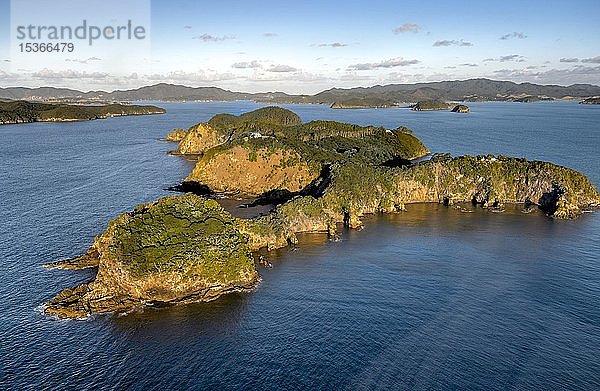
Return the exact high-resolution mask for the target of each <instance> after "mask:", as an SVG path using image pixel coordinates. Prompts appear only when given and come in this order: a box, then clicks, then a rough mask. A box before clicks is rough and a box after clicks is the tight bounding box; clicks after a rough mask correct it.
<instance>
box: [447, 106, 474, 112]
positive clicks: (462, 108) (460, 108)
mask: <svg viewBox="0 0 600 391" xmlns="http://www.w3.org/2000/svg"><path fill="white" fill-rule="evenodd" d="M450 111H452V112H453V113H468V112H469V111H470V109H469V106H466V105H456V106H454V107H453V108H452V110H450Z"/></svg>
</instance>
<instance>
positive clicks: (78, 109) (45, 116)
mask: <svg viewBox="0 0 600 391" xmlns="http://www.w3.org/2000/svg"><path fill="white" fill-rule="evenodd" d="M162 113H165V110H164V109H161V108H159V107H156V106H136V105H121V104H110V105H100V106H83V105H65V104H46V103H32V102H26V101H10V102H0V124H14V123H26V122H38V121H42V122H43V121H52V122H60V121H85V120H93V119H100V118H107V117H112V116H123V115H145V114H162Z"/></svg>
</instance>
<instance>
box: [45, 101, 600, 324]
mask: <svg viewBox="0 0 600 391" xmlns="http://www.w3.org/2000/svg"><path fill="white" fill-rule="evenodd" d="M176 153H177V154H180V155H189V156H194V157H197V159H198V160H197V163H196V166H195V168H194V169H193V171H192V172H191V173H190V175H189V176H188V177H187V178H186V179H185V181H184V183H185V184H187V189H188V190H194V192H188V193H185V194H181V195H171V196H167V197H164V198H161V199H159V200H157V201H154V202H151V203H147V204H143V205H139V206H138V207H136V208H135V209H134V210H132V211H130V212H127V213H124V214H122V215H121V216H119V217H117V218H116V219H114V220H113V221H111V222H110V223H109V224H108V228H107V229H106V231H105V232H104V233H103V234H101V235H100V236H98V237H97V238H96V240H95V241H94V243H93V244H92V245H91V247H90V248H89V249H88V250H87V252H86V253H85V254H83V255H82V256H80V257H77V258H75V259H71V260H66V261H60V262H57V263H54V264H50V265H48V266H55V267H65V268H70V269H77V268H86V267H97V268H98V272H97V276H96V278H95V279H94V280H93V281H91V282H89V283H85V284H82V285H79V286H76V287H74V288H68V289H65V290H64V291H62V292H60V293H59V294H58V295H57V296H56V297H55V298H54V299H52V300H51V301H50V302H49V303H47V305H46V307H45V312H46V313H47V314H52V315H55V316H57V317H59V318H85V317H88V316H90V315H92V314H96V313H107V312H115V311H116V312H128V311H132V310H135V309H139V308H142V307H144V306H163V305H173V304H181V303H190V302H197V301H210V300H214V299H216V298H218V297H220V296H221V295H223V294H227V293H230V292H246V291H250V290H252V289H254V287H256V285H257V284H258V283H259V281H260V277H259V272H258V269H257V267H258V266H257V265H258V263H259V257H258V256H257V255H256V252H257V251H258V250H260V249H265V250H273V249H276V248H281V247H285V246H288V245H289V244H290V243H296V242H297V238H296V234H298V233H303V232H322V233H325V234H327V235H330V236H331V237H335V236H336V235H337V234H338V232H339V230H340V229H341V227H344V226H345V227H349V228H359V227H361V226H362V224H363V220H362V219H363V217H364V216H365V215H368V214H373V213H400V212H403V211H406V210H408V211H407V212H405V213H410V208H409V205H410V204H412V203H423V202H426V203H439V204H443V205H448V206H450V205H455V206H457V205H458V204H460V203H469V204H473V205H477V206H478V207H481V208H486V209H489V210H494V211H501V208H502V206H503V205H504V204H522V205H524V206H527V207H529V208H538V209H539V210H541V211H543V212H544V213H546V214H547V215H548V216H550V217H551V218H556V219H571V218H576V217H577V216H579V215H580V214H581V213H583V212H584V211H587V210H591V208H596V207H598V206H599V205H600V194H599V193H598V191H597V190H596V188H595V187H594V186H593V184H592V183H591V182H590V180H589V179H588V178H587V177H586V176H584V175H583V174H581V173H579V172H577V171H575V170H572V169H569V168H566V167H562V166H558V165H555V164H552V163H548V162H541V161H529V160H526V159H523V158H513V157H506V156H493V155H479V156H458V157H451V156H450V155H448V154H435V155H433V156H431V158H430V159H428V160H423V159H420V160H417V161H415V159H417V158H423V157H425V156H427V155H429V153H430V152H429V150H428V149H427V148H426V147H425V145H423V143H422V142H421V141H420V140H418V139H417V138H416V137H415V136H414V135H413V134H412V132H411V131H410V130H409V129H407V128H405V127H403V126H399V127H398V128H397V129H394V130H390V129H386V128H383V127H379V126H359V125H354V124H346V123H340V122H334V121H320V120H317V121H311V122H308V123H303V122H302V121H301V119H300V118H299V117H298V116H297V115H296V114H295V113H293V112H291V111H289V110H285V109H282V108H279V107H266V108H261V109H258V110H255V111H253V112H249V113H245V114H242V115H240V116H234V115H230V114H218V115H215V116H214V117H212V118H211V119H210V120H209V121H207V122H204V123H199V124H197V125H194V126H192V127H191V128H189V129H188V130H186V131H185V136H184V137H183V139H182V140H181V141H180V143H179V146H178V149H177V151H176ZM182 185H183V184H182ZM214 192H218V193H220V194H221V195H223V194H233V195H236V196H239V195H246V196H252V197H255V199H256V202H265V203H270V204H274V205H276V206H274V207H273V208H272V210H271V211H270V212H269V213H268V214H266V215H259V216H256V217H253V218H246V219H242V218H239V217H235V216H233V215H232V214H231V213H229V212H228V211H226V210H225V209H224V208H223V207H222V206H221V205H220V204H219V203H218V202H217V201H216V200H215V199H213V198H211V197H210V195H211V193H214Z"/></svg>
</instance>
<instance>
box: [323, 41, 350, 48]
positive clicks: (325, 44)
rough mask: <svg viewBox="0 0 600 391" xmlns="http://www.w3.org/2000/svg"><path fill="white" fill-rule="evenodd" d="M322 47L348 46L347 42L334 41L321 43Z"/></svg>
mask: <svg viewBox="0 0 600 391" xmlns="http://www.w3.org/2000/svg"><path fill="white" fill-rule="evenodd" d="M317 46H319V47H320V48H322V47H330V48H342V47H345V46H348V44H347V43H341V42H332V43H320V44H319V45H317Z"/></svg>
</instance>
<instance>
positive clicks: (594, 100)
mask: <svg viewBox="0 0 600 391" xmlns="http://www.w3.org/2000/svg"><path fill="white" fill-rule="evenodd" d="M579 103H580V104H582V105H600V97H599V96H596V97H593V98H587V99H584V100H582V101H581V102H579Z"/></svg>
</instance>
